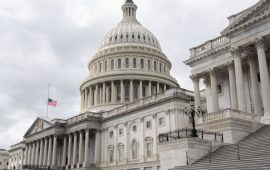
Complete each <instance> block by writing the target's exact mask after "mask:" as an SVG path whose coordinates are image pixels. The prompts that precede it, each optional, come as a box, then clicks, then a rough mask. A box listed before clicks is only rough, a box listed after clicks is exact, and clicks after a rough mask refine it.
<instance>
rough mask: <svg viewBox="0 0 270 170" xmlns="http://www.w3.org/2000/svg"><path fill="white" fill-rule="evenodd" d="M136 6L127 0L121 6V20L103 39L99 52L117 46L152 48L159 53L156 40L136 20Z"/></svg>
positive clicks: (159, 49)
mask: <svg viewBox="0 0 270 170" xmlns="http://www.w3.org/2000/svg"><path fill="white" fill-rule="evenodd" d="M136 10H137V6H136V5H135V4H134V3H133V1H132V0H127V1H126V3H125V4H124V5H123V6H122V11H123V20H122V21H121V22H120V23H119V24H118V25H117V26H116V27H115V28H114V29H112V30H111V31H110V32H109V33H107V35H106V36H105V38H104V39H103V41H102V43H101V46H100V50H102V49H105V48H110V47H112V46H117V45H121V46H123V45H126V44H128V45H130V44H131V45H138V46H141V45H143V46H148V47H152V48H154V49H156V50H158V51H161V48H160V44H159V42H158V40H157V38H156V37H155V36H154V35H153V34H152V33H151V32H150V31H149V30H147V29H146V28H144V27H143V26H142V25H141V24H140V23H139V22H138V21H137V19H136Z"/></svg>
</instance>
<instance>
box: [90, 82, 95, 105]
mask: <svg viewBox="0 0 270 170" xmlns="http://www.w3.org/2000/svg"><path fill="white" fill-rule="evenodd" d="M93 104H94V101H93V90H92V87H91V86H89V106H93Z"/></svg>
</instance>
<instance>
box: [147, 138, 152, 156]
mask: <svg viewBox="0 0 270 170" xmlns="http://www.w3.org/2000/svg"><path fill="white" fill-rule="evenodd" d="M146 156H147V157H148V158H149V157H151V156H152V142H150V141H149V142H147V143H146Z"/></svg>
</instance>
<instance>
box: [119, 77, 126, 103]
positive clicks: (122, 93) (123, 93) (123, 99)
mask: <svg viewBox="0 0 270 170" xmlns="http://www.w3.org/2000/svg"><path fill="white" fill-rule="evenodd" d="M120 96H121V103H123V102H124V101H125V90H124V81H123V80H121V94H120Z"/></svg>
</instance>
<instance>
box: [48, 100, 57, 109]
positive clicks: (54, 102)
mask: <svg viewBox="0 0 270 170" xmlns="http://www.w3.org/2000/svg"><path fill="white" fill-rule="evenodd" d="M56 105H57V101H55V100H52V99H50V98H48V106H54V107H56Z"/></svg>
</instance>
